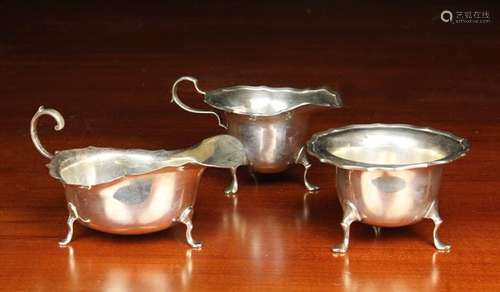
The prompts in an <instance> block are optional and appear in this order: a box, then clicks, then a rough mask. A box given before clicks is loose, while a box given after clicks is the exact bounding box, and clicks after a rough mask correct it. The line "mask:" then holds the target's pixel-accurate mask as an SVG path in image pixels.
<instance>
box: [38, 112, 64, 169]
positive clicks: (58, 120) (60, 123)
mask: <svg viewBox="0 0 500 292" xmlns="http://www.w3.org/2000/svg"><path fill="white" fill-rule="evenodd" d="M43 115H49V116H51V117H53V118H54V120H56V123H57V124H56V125H55V127H54V130H56V131H61V130H62V129H63V128H64V118H63V116H62V115H61V113H59V112H58V111H57V110H55V109H51V108H47V109H46V108H44V107H43V106H40V107H39V108H38V111H37V112H36V113H35V115H34V116H33V118H32V119H31V126H30V133H31V140H32V141H33V144H35V147H36V149H37V150H38V152H40V153H41V154H42V155H43V156H45V157H47V158H48V159H52V157H54V155H53V154H51V153H50V152H48V151H47V150H46V149H45V148H44V147H43V145H42V143H40V139H39V138H38V131H37V125H38V119H39V118H40V117H41V116H43Z"/></svg>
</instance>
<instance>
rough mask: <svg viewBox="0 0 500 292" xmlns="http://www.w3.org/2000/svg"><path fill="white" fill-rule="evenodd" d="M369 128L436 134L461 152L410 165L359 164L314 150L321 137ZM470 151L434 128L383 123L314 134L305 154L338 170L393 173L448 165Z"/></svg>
mask: <svg viewBox="0 0 500 292" xmlns="http://www.w3.org/2000/svg"><path fill="white" fill-rule="evenodd" d="M371 128H404V129H411V130H417V131H420V132H427V133H432V134H438V135H441V136H445V137H448V138H450V139H452V140H454V141H455V142H457V143H458V144H460V146H461V148H462V149H461V151H458V152H454V153H450V154H448V155H446V156H445V157H443V158H441V159H437V160H432V161H428V162H422V163H410V164H374V163H366V162H359V161H354V160H349V159H344V158H341V157H338V156H336V155H333V154H331V153H330V154H329V155H328V157H325V156H322V155H320V154H319V153H318V149H317V148H316V146H317V145H315V143H317V142H318V141H319V140H320V139H321V138H322V137H324V136H327V135H331V134H336V133H340V132H345V131H348V130H352V129H371ZM469 151H470V144H469V141H467V139H465V138H462V137H459V136H456V135H455V134H453V133H451V132H447V131H442V130H437V129H434V128H430V127H417V126H414V125H409V124H383V123H375V124H355V125H349V126H345V127H341V128H333V129H328V130H325V131H321V132H318V133H315V134H314V135H312V137H311V139H309V141H307V152H308V153H309V154H310V155H312V156H313V157H316V158H317V159H318V160H319V161H321V162H322V163H326V164H332V165H335V166H337V167H340V168H344V169H349V170H386V171H394V170H405V169H412V168H425V167H430V166H433V165H440V164H446V163H450V162H452V161H455V160H457V159H458V158H460V157H462V156H464V155H465V154H466V153H467V152H469Z"/></svg>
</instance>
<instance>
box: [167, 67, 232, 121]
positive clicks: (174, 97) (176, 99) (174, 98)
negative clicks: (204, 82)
mask: <svg viewBox="0 0 500 292" xmlns="http://www.w3.org/2000/svg"><path fill="white" fill-rule="evenodd" d="M182 81H191V82H192V83H193V85H194V89H196V91H197V92H198V93H199V94H202V95H205V92H204V91H202V90H200V89H199V88H198V80H197V79H196V78H194V77H189V76H184V77H181V78H179V79H177V81H175V83H174V85H173V86H172V99H171V100H170V102H175V103H176V104H177V105H178V106H179V107H181V108H182V109H183V110H185V111H188V112H191V113H196V114H211V115H214V116H215V117H216V118H217V121H218V122H219V126H221V127H222V128H224V129H227V126H226V125H224V124H223V123H222V119H221V118H220V116H219V114H218V113H216V112H214V111H207V110H198V109H195V108H192V107H190V106H188V105H187V104H185V103H183V102H182V101H181V100H180V99H179V96H178V95H177V86H178V85H179V83H181V82H182Z"/></svg>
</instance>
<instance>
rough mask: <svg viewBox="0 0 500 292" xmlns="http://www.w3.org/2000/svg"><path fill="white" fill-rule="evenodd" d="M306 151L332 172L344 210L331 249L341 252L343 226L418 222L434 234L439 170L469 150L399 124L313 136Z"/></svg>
mask: <svg viewBox="0 0 500 292" xmlns="http://www.w3.org/2000/svg"><path fill="white" fill-rule="evenodd" d="M307 147H308V151H309V153H310V154H311V155H313V156H315V157H317V158H318V159H319V160H320V161H321V162H324V163H329V164H333V165H335V166H336V167H337V175H336V177H337V178H336V179H337V194H338V197H339V200H340V203H341V205H342V208H343V210H344V219H343V221H342V224H341V225H342V227H343V229H344V241H343V242H342V243H341V244H339V245H337V246H336V247H335V248H334V251H335V252H345V251H346V250H347V248H348V243H349V225H350V224H351V223H352V222H354V221H361V222H364V223H366V224H370V225H372V226H373V227H374V231H375V233H376V234H377V235H379V234H380V230H381V229H380V228H381V227H397V226H404V225H408V224H412V223H415V222H418V221H420V220H422V219H423V218H429V219H432V220H433V221H434V223H435V229H434V243H435V246H436V248H438V249H441V250H446V249H449V248H450V246H449V245H446V244H444V243H442V242H441V241H440V240H439V238H438V236H437V230H438V228H439V225H440V224H441V222H442V220H441V218H440V217H439V213H438V191H439V184H440V180H441V173H442V166H443V164H446V163H449V162H451V161H453V160H455V159H457V158H459V157H461V156H463V155H465V153H466V152H467V151H468V150H469V145H468V143H467V141H466V140H465V139H463V138H460V137H457V136H455V135H453V134H451V133H448V132H443V131H438V130H434V129H429V128H418V127H414V126H410V125H399V124H392V125H391V124H371V125H353V126H348V127H345V128H340V129H333V130H328V131H325V132H321V133H318V134H315V135H314V136H313V137H312V138H311V139H310V140H309V142H308V145H307Z"/></svg>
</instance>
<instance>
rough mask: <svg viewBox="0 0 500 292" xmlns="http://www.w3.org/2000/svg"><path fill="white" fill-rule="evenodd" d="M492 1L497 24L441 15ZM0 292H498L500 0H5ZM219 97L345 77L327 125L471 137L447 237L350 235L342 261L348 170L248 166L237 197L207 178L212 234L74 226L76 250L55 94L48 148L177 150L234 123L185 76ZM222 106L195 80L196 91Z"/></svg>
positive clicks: (455, 183)
mask: <svg viewBox="0 0 500 292" xmlns="http://www.w3.org/2000/svg"><path fill="white" fill-rule="evenodd" d="M446 9H447V10H450V11H453V13H455V15H457V14H456V13H457V12H466V11H473V12H474V11H488V13H489V17H490V20H491V22H490V23H489V24H472V23H469V24H459V23H455V24H451V23H444V22H442V21H441V19H440V14H441V11H443V10H446ZM0 10H1V11H2V12H0V13H1V14H2V15H1V17H0V25H1V32H0V41H1V42H0V80H1V83H0V84H1V86H0V97H1V102H0V111H1V112H0V124H1V130H0V161H1V163H0V186H1V192H0V290H5V291H17V290H19V291H30V290H31V291H33V290H34V291H58V290H61V291H73V290H82V291H166V290H173V291H178V290H184V289H186V290H195V291H200V290H233V291H234V290H236V289H238V290H253V289H255V290H271V289H283V290H287V291H288V290H354V291H379V290H380V291H413V290H417V291H423V290H444V291H447V290H453V291H455V290H485V291H494V290H499V289H500V224H499V222H500V211H499V210H500V199H499V198H500V197H499V195H500V180H499V179H498V177H499V175H498V173H499V172H500V155H499V150H498V149H500V86H499V82H500V62H499V52H500V27H499V26H498V23H497V19H498V17H500V10H499V9H498V8H497V7H494V6H492V4H488V3H477V2H476V3H475V4H473V5H472V4H460V3H456V4H435V5H431V4H429V5H420V6H418V5H416V4H413V5H406V6H403V5H399V4H391V3H385V4H380V3H375V2H368V3H364V5H363V6H360V7H358V6H355V5H354V4H349V3H342V4H328V3H321V2H311V3H307V2H304V3H302V2H301V3H294V4H288V3H287V2H285V1H279V2H275V3H262V4H260V5H257V4H251V3H243V4H241V3H240V4H235V3H232V2H228V3H205V4H203V3H199V2H198V1H187V2H184V3H182V4H181V3H172V2H165V3H150V4H146V3H144V4H141V5H138V4H137V5H132V4H121V3H114V2H110V3H108V4H101V3H89V2H85V3H82V4H80V5H76V4H68V3H61V4H58V5H42V4H19V3H16V2H14V1H11V2H9V1H7V2H2V3H0ZM183 75H191V76H195V77H197V78H198V79H199V82H200V87H201V88H202V89H204V90H211V89H215V88H219V87H226V86H230V85H237V84H248V85H260V84H265V85H270V86H291V87H297V88H306V87H309V88H314V87H319V86H329V87H331V88H334V89H336V90H338V91H339V92H340V93H341V94H342V96H343V98H344V102H345V107H344V108H343V109H338V110H331V111H325V112H322V113H321V114H318V115H316V116H314V117H313V120H312V124H311V127H310V130H309V134H312V133H314V132H317V131H320V130H324V129H327V128H334V127H340V126H345V125H348V124H355V123H373V122H385V123H409V124H415V125H419V126H430V127H434V128H437V129H442V130H447V131H451V132H453V133H455V134H456V135H458V136H462V137H466V138H467V139H468V140H469V141H470V143H471V146H472V150H471V152H470V153H469V154H468V155H467V156H466V157H464V158H462V159H460V160H458V161H456V162H454V163H451V164H449V165H447V166H446V167H445V170H444V172H443V180H442V185H441V191H440V209H441V215H442V217H443V219H444V223H443V225H442V227H441V229H440V235H441V238H442V239H443V241H446V242H449V243H451V244H452V250H451V252H449V253H442V252H437V251H436V250H435V249H434V246H433V245H432V228H433V225H432V223H431V222H430V221H423V222H420V223H418V224H415V225H412V226H406V227H401V228H391V229H389V228H388V229H384V230H383V233H382V236H381V237H380V238H379V239H375V238H374V236H373V232H372V231H371V229H370V227H369V226H367V225H364V224H361V223H355V224H353V226H352V228H351V231H352V232H351V246H350V250H349V252H348V253H347V254H346V255H344V256H335V255H333V254H332V253H331V252H330V247H331V246H332V245H333V244H334V243H337V242H339V241H340V240H341V237H342V232H341V228H340V226H339V223H340V220H341V216H342V215H341V208H340V205H339V203H338V200H337V198H336V191H335V184H334V182H335V172H334V169H333V167H332V166H327V165H322V164H320V163H319V161H317V160H315V159H311V160H312V162H313V168H312V170H311V180H312V181H313V182H314V183H317V184H319V185H320V186H321V191H320V192H319V193H316V194H307V193H306V192H305V189H304V188H303V186H302V182H301V179H302V168H301V167H299V166H297V167H293V168H291V169H290V170H288V171H286V172H284V173H282V174H277V175H261V176H259V177H258V183H257V184H256V183H255V182H254V181H253V180H252V178H251V176H250V175H249V174H248V171H247V170H246V169H244V168H243V169H240V171H239V174H240V191H239V195H238V197H237V199H230V198H227V197H225V196H224V194H223V189H224V187H225V186H226V185H227V184H228V183H229V181H230V175H229V173H228V172H227V171H225V170H215V169H209V170H208V171H206V172H205V174H204V176H203V178H202V181H201V184H200V188H199V194H198V200H197V203H196V206H195V215H194V226H195V227H194V231H193V234H194V236H195V237H196V238H197V239H200V240H202V241H203V242H204V247H203V249H202V250H199V251H198V250H191V249H190V248H188V246H187V245H186V244H185V239H184V231H185V229H184V227H183V226H181V225H177V226H175V227H172V228H170V229H168V230H165V231H161V232H158V233H154V234H149V235H143V236H117V235H109V234H104V233H101V232H97V231H93V230H90V229H87V228H84V227H82V226H81V225H77V226H76V230H75V238H74V241H73V242H72V243H71V244H70V246H68V247H66V248H60V247H59V246H58V245H57V240H58V239H60V238H63V237H64V236H65V234H66V216H67V211H66V204H65V199H64V193H63V189H62V187H61V185H60V184H59V183H58V182H57V181H55V180H54V179H52V178H51V177H50V176H49V174H48V171H47V168H46V167H45V166H44V165H45V164H46V163H47V162H48V161H47V160H46V159H45V158H43V157H42V156H40V155H39V153H38V152H37V151H36V150H35V148H34V146H33V144H32V143H31V140H30V137H29V121H30V119H31V117H32V115H33V114H34V113H35V111H36V109H37V108H38V106H39V105H45V106H47V107H53V108H56V109H58V110H59V111H60V112H61V113H62V114H63V115H64V117H65V118H66V128H65V129H64V130H63V131H61V132H57V133H56V132H54V131H53V122H52V121H50V120H49V119H43V120H42V121H41V123H40V131H39V133H40V137H41V139H42V140H43V143H44V144H45V145H46V147H47V148H48V149H50V151H53V150H62V149H70V148H77V147H85V146H88V145H95V146H107V147H120V148H144V149H160V148H164V149H176V148H181V147H186V146H189V145H193V144H195V143H197V142H199V141H200V140H201V139H203V138H205V137H208V136H213V135H216V134H219V133H223V129H221V128H218V127H217V126H216V122H215V120H214V119H213V117H210V116H201V115H194V114H190V113H187V112H184V111H182V110H181V109H180V108H178V107H177V106H175V105H174V104H171V103H170V102H169V98H170V88H171V85H172V83H173V82H174V81H175V80H176V79H177V78H178V77H180V76H183ZM180 93H181V95H182V96H183V98H184V100H185V101H186V102H187V103H189V104H190V105H192V106H197V107H201V108H206V107H207V106H206V105H204V104H203V103H202V101H201V100H202V97H201V96H199V95H196V94H195V93H194V92H193V90H192V89H189V88H188V86H186V87H183V90H182V91H181V92H180Z"/></svg>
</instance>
